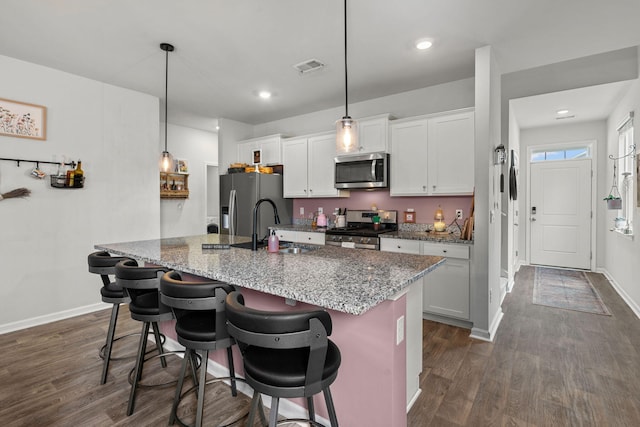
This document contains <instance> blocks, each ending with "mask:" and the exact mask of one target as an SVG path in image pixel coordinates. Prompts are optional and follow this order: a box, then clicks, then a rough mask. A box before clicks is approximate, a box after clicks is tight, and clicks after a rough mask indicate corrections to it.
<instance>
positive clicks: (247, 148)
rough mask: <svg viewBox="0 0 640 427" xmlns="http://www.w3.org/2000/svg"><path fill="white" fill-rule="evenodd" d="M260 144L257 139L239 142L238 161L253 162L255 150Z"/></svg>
mask: <svg viewBox="0 0 640 427" xmlns="http://www.w3.org/2000/svg"><path fill="white" fill-rule="evenodd" d="M258 148H260V147H259V144H258V142H257V141H249V142H241V143H239V144H238V162H240V163H247V164H251V163H253V150H257V149H258Z"/></svg>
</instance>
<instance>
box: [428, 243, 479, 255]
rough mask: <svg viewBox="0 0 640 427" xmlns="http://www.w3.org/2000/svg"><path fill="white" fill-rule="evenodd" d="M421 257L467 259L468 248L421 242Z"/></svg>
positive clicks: (466, 246) (452, 244)
mask: <svg viewBox="0 0 640 427" xmlns="http://www.w3.org/2000/svg"><path fill="white" fill-rule="evenodd" d="M422 245H423V246H422V255H432V256H446V257H450V258H460V259H469V246H468V245H458V244H455V243H431V242H422Z"/></svg>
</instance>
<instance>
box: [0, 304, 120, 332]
mask: <svg viewBox="0 0 640 427" xmlns="http://www.w3.org/2000/svg"><path fill="white" fill-rule="evenodd" d="M109 307H111V304H106V303H103V302H99V303H97V304H91V305H85V306H84V307H77V308H72V309H69V310H64V311H58V312H56V313H50V314H45V315H43V316H37V317H32V318H30V319H24V320H19V321H17V322H11V323H5V324H4V325H0V335H2V334H6V333H9V332H15V331H19V330H22V329H27V328H32V327H34V326H40V325H44V324H46V323H51V322H56V321H58V320H64V319H68V318H70V317H76V316H80V315H82V314H88V313H93V312H95V311H100V310H104V309H105V308H109Z"/></svg>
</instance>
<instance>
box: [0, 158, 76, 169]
mask: <svg viewBox="0 0 640 427" xmlns="http://www.w3.org/2000/svg"><path fill="white" fill-rule="evenodd" d="M0 160H5V161H8V162H16V166H17V167H20V163H22V162H24V163H35V164H36V168H38V169H39V168H40V163H46V164H48V165H62V166H71V167H72V168H75V167H76V162H74V161H70V162H66V163H65V162H48V161H46V160H29V159H10V158H5V157H0Z"/></svg>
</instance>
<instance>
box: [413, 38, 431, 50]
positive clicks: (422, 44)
mask: <svg viewBox="0 0 640 427" xmlns="http://www.w3.org/2000/svg"><path fill="white" fill-rule="evenodd" d="M431 46H433V42H432V41H431V40H424V39H423V40H418V41H417V42H416V49H419V50H426V49H429V48H430V47H431Z"/></svg>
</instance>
